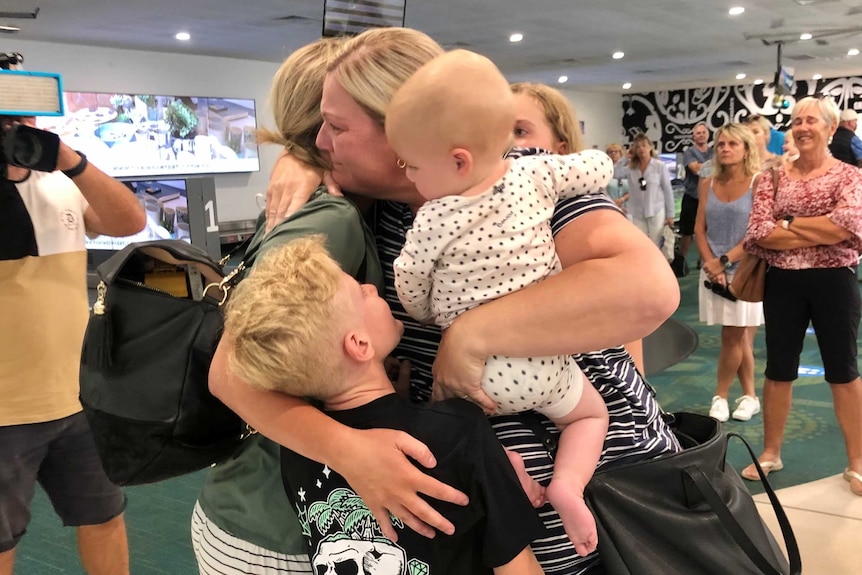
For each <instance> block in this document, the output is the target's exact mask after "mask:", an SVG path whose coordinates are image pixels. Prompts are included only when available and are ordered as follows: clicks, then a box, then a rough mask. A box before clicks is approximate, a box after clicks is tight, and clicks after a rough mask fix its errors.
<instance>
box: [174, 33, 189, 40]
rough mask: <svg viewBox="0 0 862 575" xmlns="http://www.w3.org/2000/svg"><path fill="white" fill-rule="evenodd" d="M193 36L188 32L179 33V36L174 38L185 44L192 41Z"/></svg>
mask: <svg viewBox="0 0 862 575" xmlns="http://www.w3.org/2000/svg"><path fill="white" fill-rule="evenodd" d="M191 37H192V35H191V34H189V33H188V32H177V35H176V36H174V38H176V39H177V40H182V41H183V42H185V41H186V40H191Z"/></svg>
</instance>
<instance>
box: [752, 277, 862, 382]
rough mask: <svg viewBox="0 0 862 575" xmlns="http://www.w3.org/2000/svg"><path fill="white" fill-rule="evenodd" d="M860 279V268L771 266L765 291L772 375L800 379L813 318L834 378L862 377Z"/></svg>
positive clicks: (829, 373)
mask: <svg viewBox="0 0 862 575" xmlns="http://www.w3.org/2000/svg"><path fill="white" fill-rule="evenodd" d="M861 310H862V305H860V297H859V283H858V280H857V278H856V268H855V267H843V268H820V269H807V270H782V269H778V268H769V271H768V272H766V289H765V291H764V296H763V315H764V318H765V320H766V321H765V325H766V377H767V378H768V379H771V380H773V381H794V380H795V379H796V378H797V376H798V370H799V355H800V354H801V353H802V345H803V342H804V340H805V330H806V329H807V328H808V323H809V322H811V326H812V327H813V328H814V335H815V336H816V337H817V346H818V347H819V348H820V358H821V359H822V360H823V368H824V370H825V372H826V375H825V379H826V381H827V382H829V383H850V382H851V381H853V380H855V379H856V378H857V377H859V368H858V367H857V365H856V356H857V347H856V335H857V334H858V332H859V319H860V311H861Z"/></svg>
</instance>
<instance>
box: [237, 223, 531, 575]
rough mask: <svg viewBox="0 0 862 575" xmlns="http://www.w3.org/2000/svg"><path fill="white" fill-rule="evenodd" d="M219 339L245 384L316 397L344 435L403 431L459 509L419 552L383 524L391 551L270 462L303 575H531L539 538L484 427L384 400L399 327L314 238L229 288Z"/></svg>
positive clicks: (328, 496)
mask: <svg viewBox="0 0 862 575" xmlns="http://www.w3.org/2000/svg"><path fill="white" fill-rule="evenodd" d="M225 328H226V332H227V333H230V334H231V336H232V337H233V339H234V346H233V351H232V352H231V353H230V356H229V365H230V369H231V370H233V371H234V372H235V373H236V374H237V375H239V376H241V377H242V378H243V379H244V380H245V381H247V382H249V383H250V384H253V385H255V386H258V387H260V388H263V389H270V390H276V391H280V392H283V393H287V394H290V395H293V396H305V397H310V398H316V399H318V400H320V401H322V402H323V409H325V410H327V411H328V412H329V415H330V416H331V417H333V418H334V419H336V420H337V421H340V422H341V423H343V424H345V425H348V426H351V427H355V428H359V429H370V428H380V427H383V428H390V429H399V430H403V431H406V432H408V433H409V434H410V435H412V436H413V437H415V438H417V439H418V440H420V441H422V442H424V443H425V444H426V445H427V446H428V447H429V448H430V449H431V451H432V453H434V455H435V456H436V458H437V461H438V464H437V466H436V467H435V468H433V469H431V470H428V473H429V474H431V475H432V476H434V477H436V478H437V479H440V480H441V481H444V482H446V483H447V484H449V485H452V486H453V487H455V488H457V489H460V490H461V491H463V492H464V493H466V494H467V495H468V496H469V498H470V503H469V505H468V506H467V507H458V506H455V505H449V504H442V503H441V504H439V510H440V511H443V512H444V513H445V514H446V515H447V517H448V519H450V520H451V521H452V522H453V523H454V525H455V533H454V535H451V536H446V535H442V534H438V535H437V537H435V538H434V539H428V538H426V537H423V536H421V535H419V534H417V533H415V532H414V531H413V530H412V529H409V528H407V527H405V525H404V524H403V523H402V522H400V521H399V520H398V519H397V518H395V517H393V518H392V522H393V526H394V527H395V529H396V531H397V532H398V536H399V538H398V543H397V544H396V543H394V542H392V541H390V540H388V539H385V538H384V537H383V535H382V532H381V530H380V527H379V525H378V524H377V522H376V521H375V520H374V518H373V516H372V515H371V512H370V511H369V510H368V508H367V507H365V505H364V503H362V501H361V499H360V498H359V497H358V496H357V495H356V494H355V493H354V492H353V491H352V490H351V489H350V486H349V485H348V484H347V482H346V481H345V480H344V479H343V478H342V477H341V476H339V475H338V474H337V473H334V472H333V471H332V470H330V469H329V468H328V467H327V466H326V465H322V464H319V463H317V462H314V461H311V460H309V459H306V458H305V457H303V456H301V455H299V454H298V453H295V452H292V451H290V450H287V449H282V476H283V478H284V479H285V489H286V491H287V494H288V497H290V498H291V500H292V501H293V503H294V505H295V507H296V510H297V515H298V517H299V520H300V524H301V526H302V529H303V533H304V534H305V536H306V541H307V542H308V552H309V556H310V558H311V562H312V565H313V568H314V572H315V573H323V572H326V573H335V572H338V573H341V572H352V573H365V572H369V566H368V562H372V563H373V564H374V567H373V569H372V570H374V572H375V573H377V572H379V573H393V574H395V573H398V574H400V573H420V572H423V573H430V574H432V575H433V574H434V573H446V574H453V575H458V574H464V575H467V574H470V575H473V574H477V573H479V574H490V573H492V572H493V573H494V574H495V575H521V574H526V575H541V573H542V570H541V567H539V564H538V562H537V561H536V559H535V557H534V556H533V553H532V551H531V550H530V548H529V544H530V542H531V541H532V540H533V539H536V538H538V537H541V536H542V535H543V534H544V527H543V525H542V523H541V521H540V520H539V518H538V515H537V514H536V512H535V510H534V509H533V508H532V506H531V504H530V502H529V501H528V500H527V497H526V495H525V494H524V492H523V490H522V489H521V486H520V483H519V481H518V479H517V477H516V476H515V473H514V471H513V469H512V466H511V464H510V463H509V460H508V458H507V457H506V454H505V452H504V451H503V448H502V446H501V445H500V443H499V441H498V440H497V438H496V436H495V435H494V432H493V431H492V429H491V426H490V424H489V423H488V421H487V419H486V418H485V417H484V416H483V415H482V413H481V411H480V410H479V409H478V408H477V407H476V406H475V405H472V404H470V403H469V402H466V401H463V400H460V399H455V400H449V401H446V402H442V403H437V404H433V405H430V406H426V405H417V404H413V403H410V402H408V401H407V400H403V399H401V398H399V397H398V396H397V395H396V394H395V392H394V389H393V387H392V383H391V382H390V381H389V378H388V377H387V374H386V370H385V368H384V366H383V360H384V359H385V358H386V357H387V355H388V354H389V353H390V352H391V351H392V350H393V349H394V348H395V346H396V344H397V343H398V341H399V339H400V337H401V334H402V331H403V326H402V325H401V322H400V321H397V320H396V319H395V318H393V317H392V313H391V312H390V311H389V306H388V304H387V303H386V301H384V300H383V299H382V298H381V297H380V296H379V295H378V293H377V289H376V288H375V287H374V286H373V285H360V284H359V283H357V281H356V280H354V279H353V278H352V277H351V276H350V275H348V274H346V273H345V272H343V271H342V270H341V269H340V268H339V267H338V264H337V263H336V262H335V261H334V260H333V259H332V258H331V257H330V256H329V255H328V254H327V252H326V250H325V248H324V247H323V241H322V238H321V237H320V236H312V237H307V238H302V239H298V240H294V241H291V242H289V243H287V244H285V245H284V246H279V247H276V248H273V249H272V250H271V251H270V252H269V253H267V254H266V255H265V256H264V258H263V259H262V260H260V261H258V262H257V263H256V265H255V267H254V269H253V270H252V272H251V273H250V274H249V276H248V277H247V278H245V279H244V280H243V281H242V282H241V283H240V284H239V285H238V286H237V288H235V291H234V293H233V295H232V297H231V299H230V301H229V303H228V305H227V309H226V317H225ZM321 440H322V441H325V440H326V438H321ZM432 505H438V504H435V503H433V502H432Z"/></svg>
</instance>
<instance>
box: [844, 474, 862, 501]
mask: <svg viewBox="0 0 862 575" xmlns="http://www.w3.org/2000/svg"><path fill="white" fill-rule="evenodd" d="M854 479H855V480H856V481H858V482H859V484H860V488H858V489H857V488H856V487H854V486H853V480H854ZM844 481H847V482H849V483H850V491H852V492H853V495H859V496H862V474H860V473H856V472H855V471H853V470H852V469H850V468H849V467H848V468H847V469H845V470H844Z"/></svg>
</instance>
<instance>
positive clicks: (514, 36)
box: [509, 32, 524, 42]
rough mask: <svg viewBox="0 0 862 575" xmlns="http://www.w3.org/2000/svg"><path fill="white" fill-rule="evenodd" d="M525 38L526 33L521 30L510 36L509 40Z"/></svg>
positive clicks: (517, 40)
mask: <svg viewBox="0 0 862 575" xmlns="http://www.w3.org/2000/svg"><path fill="white" fill-rule="evenodd" d="M523 39H524V35H523V34H521V33H520V32H515V33H514V34H512V35H511V36H509V42H520V41H521V40H523Z"/></svg>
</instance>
